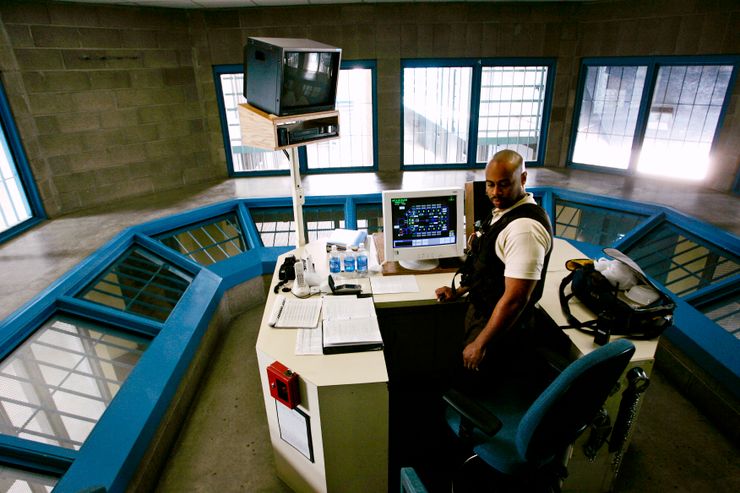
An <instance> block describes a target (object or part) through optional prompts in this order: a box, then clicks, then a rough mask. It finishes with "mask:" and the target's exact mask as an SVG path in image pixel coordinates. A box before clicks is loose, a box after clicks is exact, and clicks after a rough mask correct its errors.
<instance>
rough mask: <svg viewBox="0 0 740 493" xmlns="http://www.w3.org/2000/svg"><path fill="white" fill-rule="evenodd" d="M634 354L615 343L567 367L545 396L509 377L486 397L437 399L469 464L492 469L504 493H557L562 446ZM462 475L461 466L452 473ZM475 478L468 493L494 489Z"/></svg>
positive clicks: (587, 420) (562, 474)
mask: <svg viewBox="0 0 740 493" xmlns="http://www.w3.org/2000/svg"><path fill="white" fill-rule="evenodd" d="M634 352H635V347H634V345H633V344H632V343H631V342H629V341H627V340H626V339H618V340H615V341H613V342H611V343H609V344H607V345H605V346H603V347H601V348H598V349H596V350H594V351H593V352H591V353H589V354H588V355H586V356H583V357H581V358H579V359H577V360H576V361H574V362H572V363H570V364H569V365H568V366H567V367H566V368H565V369H564V370H563V371H562V373H560V374H559V375H558V376H557V377H556V378H555V379H554V380H553V381H552V383H550V384H549V385H547V386H546V387H545V389H544V391H541V392H539V391H538V390H535V391H534V393H538V392H539V393H538V395H532V394H533V390H532V389H533V386H532V385H530V384H528V383H527V382H526V381H522V380H518V379H516V378H514V379H512V380H511V382H509V381H508V379H507V382H504V383H503V384H501V385H500V386H499V387H497V388H496V389H495V392H494V393H492V394H491V395H483V396H475V397H471V396H468V395H465V394H462V393H461V392H459V391H456V390H450V391H448V392H446V393H445V395H444V400H445V401H446V402H447V404H448V405H449V406H448V408H447V411H446V415H447V423H448V425H449V426H450V427H451V428H452V430H453V431H454V432H455V434H456V435H458V437H460V438H462V439H463V441H465V442H467V444H468V446H469V448H472V452H473V453H474V454H473V456H472V457H471V458H470V459H468V461H471V459H472V460H473V462H475V461H482V462H483V463H485V464H487V466H489V467H490V468H492V469H493V470H494V471H496V472H497V474H495V476H494V477H495V479H496V480H497V481H499V482H500V486H502V488H501V489H503V490H504V491H507V490H511V491H517V492H520V491H537V492H540V491H559V488H560V483H561V481H562V479H563V478H564V477H565V476H566V475H567V472H566V471H565V470H564V466H563V461H564V457H565V454H566V452H567V450H568V447H569V446H570V445H571V444H572V443H573V442H574V441H575V439H576V438H577V437H578V435H579V434H580V433H582V432H583V431H584V430H585V429H586V428H587V427H588V425H589V424H590V423H591V421H592V420H593V419H594V417H595V416H596V415H597V413H598V412H599V410H600V409H601V407H602V405H603V404H604V402H605V401H606V399H607V397H608V396H609V394H610V392H611V391H612V390H613V389H614V387H615V384H616V383H617V382H618V380H619V378H620V376H621V375H622V373H623V372H624V370H625V368H626V367H627V364H628V363H629V361H630V358H631V357H632V355H633V354H634ZM502 378H507V377H506V376H505V375H504V376H502ZM466 474H467V473H466V472H465V468H464V467H463V468H462V469H461V471H460V473H459V474H458V476H460V477H461V478H465V477H466ZM468 476H469V475H468ZM476 481H477V483H476V484H475V487H474V490H475V491H489V490H491V491H494V490H495V491H499V489H494V488H492V487H489V486H484V485H482V484H480V482H481V480H480V479H478V480H476ZM459 482H460V481H459V480H456V484H459ZM463 489H464V487H463ZM459 490H460V488H459V487H456V488H455V491H456V492H457V491H459Z"/></svg>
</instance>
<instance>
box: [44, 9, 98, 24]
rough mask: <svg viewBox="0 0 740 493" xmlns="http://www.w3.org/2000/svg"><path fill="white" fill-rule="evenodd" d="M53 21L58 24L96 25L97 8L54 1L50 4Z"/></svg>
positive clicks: (50, 14)
mask: <svg viewBox="0 0 740 493" xmlns="http://www.w3.org/2000/svg"><path fill="white" fill-rule="evenodd" d="M48 8H49V17H50V19H51V23H52V24H54V25H57V26H96V25H97V24H98V17H97V15H96V10H95V9H94V8H90V6H89V5H85V4H78V5H74V4H70V3H62V4H59V3H53V4H49V6H48Z"/></svg>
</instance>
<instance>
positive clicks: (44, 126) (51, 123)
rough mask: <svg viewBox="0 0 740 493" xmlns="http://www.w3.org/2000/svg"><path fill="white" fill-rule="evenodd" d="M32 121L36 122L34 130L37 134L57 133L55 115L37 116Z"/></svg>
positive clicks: (57, 127) (57, 126)
mask: <svg viewBox="0 0 740 493" xmlns="http://www.w3.org/2000/svg"><path fill="white" fill-rule="evenodd" d="M34 121H35V123H36V131H37V132H38V134H39V135H46V134H56V133H59V125H57V117H56V116H52V115H48V116H37V117H36V118H35V119H34ZM16 123H17V122H16ZM27 135H28V134H27Z"/></svg>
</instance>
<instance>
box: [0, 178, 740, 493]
mask: <svg viewBox="0 0 740 493" xmlns="http://www.w3.org/2000/svg"><path fill="white" fill-rule="evenodd" d="M481 178H482V172H480V171H475V172H472V171H439V172H437V171H435V172H410V173H392V174H374V173H362V174H348V175H312V176H308V177H306V178H305V180H304V187H305V190H306V193H307V195H331V194H338V193H341V194H353V193H372V192H377V191H380V190H383V189H390V188H400V187H403V188H412V187H417V186H419V187H421V186H423V187H431V186H445V185H451V184H456V185H460V184H462V183H463V182H464V181H468V180H473V179H481ZM528 184H529V185H531V186H558V187H564V188H569V189H573V190H579V191H584V192H590V193H597V194H604V195H610V196H615V197H622V198H626V199H630V200H636V201H642V202H648V203H656V204H661V205H666V206H669V207H672V208H675V209H677V210H679V211H681V212H684V213H686V214H689V215H691V216H694V217H697V218H699V219H701V220H703V221H707V222H709V223H711V224H714V225H716V226H718V227H721V228H723V229H725V230H727V231H730V232H731V233H733V234H736V235H737V234H740V216H739V215H738V214H737V211H738V204H739V203H740V200H739V199H738V197H735V196H732V195H729V194H721V193H717V192H712V191H707V190H703V189H701V188H698V187H695V186H692V185H687V184H678V183H676V184H666V183H665V182H660V181H657V180H650V179H644V178H643V179H636V178H625V177H619V176H613V175H604V174H599V173H590V172H586V171H577V170H560V169H532V170H530V179H529V183H528ZM289 187H290V181H289V179H288V178H287V177H271V178H260V179H237V180H226V181H222V182H217V183H211V184H207V185H203V186H199V187H189V188H185V189H180V190H176V191H173V192H169V193H164V194H158V195H157V196H147V197H141V198H138V199H135V200H130V201H127V202H122V203H120V204H116V206H114V207H106V208H100V209H95V210H87V211H84V212H80V213H75V214H70V215H67V216H63V217H60V218H56V219H54V220H50V221H46V222H45V223H43V224H41V225H39V226H38V227H36V228H34V229H32V230H31V231H28V232H26V233H24V234H23V235H21V236H19V237H17V238H15V239H13V240H11V241H10V242H7V243H5V244H3V245H0V272H2V274H3V275H2V276H0V299H1V300H2V304H1V305H0V320H2V319H5V318H6V317H7V316H9V315H11V314H12V313H13V312H15V311H16V310H17V309H18V308H20V307H22V306H23V305H24V304H25V303H28V302H29V301H31V300H32V299H33V298H34V297H35V296H37V295H38V294H39V293H40V292H41V291H43V290H44V289H46V288H47V287H49V286H50V285H52V284H53V283H54V281H56V280H57V279H58V278H59V277H60V276H62V275H64V273H65V272H67V271H68V270H69V269H71V268H72V267H74V266H75V265H76V264H78V263H79V262H80V261H82V260H83V259H84V258H85V257H87V256H88V255H89V254H91V253H93V252H94V251H95V250H97V249H98V248H99V247H100V246H102V245H104V244H105V243H106V242H107V241H109V240H110V239H111V238H113V237H114V236H115V235H117V234H118V233H119V232H121V231H122V230H123V229H125V228H126V227H129V226H132V225H135V224H140V223H142V222H145V221H148V220H152V219H156V218H159V217H164V216H167V215H171V214H174V213H177V212H182V211H185V210H189V209H194V208H197V207H200V206H203V205H208V204H212V203H217V202H221V201H224V200H228V199H233V198H247V197H259V196H288V195H289V194H290V188H289ZM260 316H261V308H256V309H252V310H250V311H248V312H247V313H246V314H244V315H243V316H241V317H239V318H238V319H236V320H235V321H234V322H233V323H232V324H231V326H230V329H229V330H228V331H226V333H225V334H226V335H225V336H224V340H223V343H222V344H221V345H220V347H219V350H218V351H217V353H216V354H215V355H214V357H213V360H212V363H211V367H210V370H209V372H208V374H207V376H206V377H205V379H204V382H203V384H202V387H201V389H200V393H199V395H198V398H197V399H196V402H195V403H194V405H193V408H192V412H191V415H190V417H189V419H188V421H187V422H186V424H185V427H184V428H183V430H182V433H181V435H180V438H179V440H178V442H177V444H176V446H175V447H174V448H173V450H172V452H171V455H170V458H169V462H168V464H167V466H166V468H165V470H164V471H163V473H162V477H161V482H160V486H159V490H160V491H264V492H282V491H287V488H286V487H285V486H284V485H283V484H282V483H280V481H279V480H278V479H277V478H276V477H275V474H274V466H273V462H272V454H271V449H270V443H269V437H268V433H267V428H266V424H265V411H264V408H263V405H262V399H261V397H260V393H261V390H260V386H259V379H258V375H257V363H256V356H255V351H254V347H255V340H256V336H257V330H258V327H259V321H260ZM679 390H680V389H677V388H676V387H674V386H673V385H672V384H671V383H670V382H668V381H666V380H665V378H663V376H662V374H661V371H660V368H656V371H655V377H654V381H653V385H652V386H651V387H650V389H649V390H648V392H647V394H646V397H645V402H644V405H643V409H642V412H641V415H640V419H639V420H638V424H637V431H636V433H635V436H634V437H633V440H632V444H631V446H630V449H629V451H628V453H627V454H626V456H625V458H624V462H623V466H622V472H621V475H620V478H619V480H618V483H617V488H616V491H618V492H638V491H639V492H648V491H668V490H672V491H679V492H683V491H685V492H703V491H707V492H712V493H720V492H724V491H727V492H731V491H732V492H736V491H740V459H739V457H740V454H738V448H737V447H736V446H735V445H733V444H732V443H730V442H729V441H728V440H726V439H725V438H724V437H723V435H722V434H721V433H719V432H718V431H717V430H716V428H714V427H713V426H712V424H711V423H710V422H709V421H708V420H707V419H706V418H705V417H704V416H703V415H702V414H701V413H700V412H699V411H698V410H697V409H696V408H695V407H694V406H693V405H692V404H691V403H690V402H688V401H687V400H686V399H684V398H683V397H682V396H681V394H680V392H679Z"/></svg>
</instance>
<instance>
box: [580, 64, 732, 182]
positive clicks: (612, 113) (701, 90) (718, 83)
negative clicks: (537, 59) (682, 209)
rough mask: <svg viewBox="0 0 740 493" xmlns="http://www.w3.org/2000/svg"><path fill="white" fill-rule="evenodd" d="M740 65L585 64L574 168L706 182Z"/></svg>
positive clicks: (581, 82)
mask: <svg viewBox="0 0 740 493" xmlns="http://www.w3.org/2000/svg"><path fill="white" fill-rule="evenodd" d="M739 63H740V57H738V56H703V57H652V58H634V57H619V58H586V59H584V60H583V62H582V66H581V75H580V80H579V85H578V95H577V98H576V108H575V117H574V121H575V124H574V126H573V133H572V135H571V145H570V148H569V151H568V164H569V165H571V166H574V167H586V168H591V169H593V168H598V169H600V170H603V171H607V170H608V171H613V172H618V173H627V174H635V173H641V174H652V175H657V176H666V177H675V178H683V179H688V180H701V179H703V178H704V177H705V176H706V175H707V174H708V172H709V171H710V170H711V166H712V164H711V153H712V148H713V146H714V143H715V142H716V140H717V136H718V135H719V131H720V129H721V127H722V120H723V117H724V113H725V111H726V108H727V105H728V103H729V100H730V95H731V93H732V88H733V87H734V81H735V77H736V75H737V68H738V64H739Z"/></svg>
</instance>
